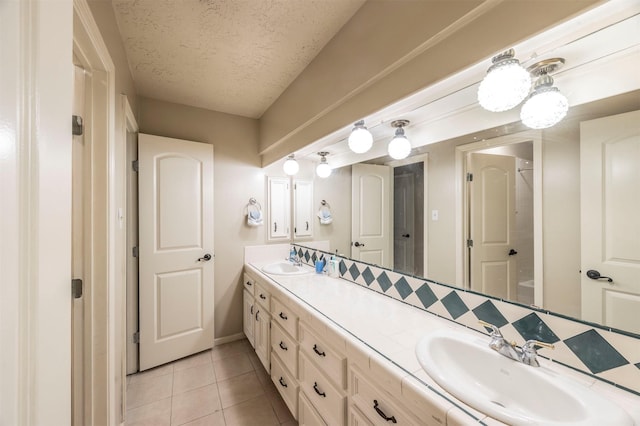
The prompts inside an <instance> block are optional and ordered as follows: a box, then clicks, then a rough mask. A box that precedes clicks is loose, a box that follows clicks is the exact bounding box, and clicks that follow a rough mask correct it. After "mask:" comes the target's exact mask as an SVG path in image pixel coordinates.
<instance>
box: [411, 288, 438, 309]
mask: <svg viewBox="0 0 640 426" xmlns="http://www.w3.org/2000/svg"><path fill="white" fill-rule="evenodd" d="M416 296H418V299H420V302H422V306H424V307H425V308H428V307H429V306H431V305H433V304H434V303H436V302H437V301H438V297H437V296H436V295H435V293H434V292H433V291H432V290H431V287H429V284H427V283H424V284H422V285H421V286H420V288H418V289H417V290H416Z"/></svg>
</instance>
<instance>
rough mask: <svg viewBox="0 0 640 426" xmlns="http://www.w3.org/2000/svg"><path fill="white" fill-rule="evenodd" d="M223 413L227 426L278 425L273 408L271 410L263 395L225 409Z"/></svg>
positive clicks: (267, 400)
mask: <svg viewBox="0 0 640 426" xmlns="http://www.w3.org/2000/svg"><path fill="white" fill-rule="evenodd" d="M223 412H224V419H225V421H226V422H227V426H258V425H260V426H271V425H273V426H275V425H279V424H280V423H279V422H278V418H277V417H276V415H275V413H274V412H273V408H271V403H270V402H269V399H268V398H267V397H266V396H264V395H263V396H260V397H258V398H255V399H252V400H249V401H246V402H243V403H241V404H238V405H234V406H233V407H229V408H225V409H224V410H223Z"/></svg>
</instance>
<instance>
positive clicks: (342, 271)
mask: <svg viewBox="0 0 640 426" xmlns="http://www.w3.org/2000/svg"><path fill="white" fill-rule="evenodd" d="M339 269H340V275H341V276H344V274H346V273H347V265H346V264H345V263H344V260H341V261H340V265H339Z"/></svg>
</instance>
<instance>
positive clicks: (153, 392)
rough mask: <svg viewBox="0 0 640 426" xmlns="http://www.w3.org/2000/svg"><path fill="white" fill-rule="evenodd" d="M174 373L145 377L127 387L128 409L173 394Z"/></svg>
mask: <svg viewBox="0 0 640 426" xmlns="http://www.w3.org/2000/svg"><path fill="white" fill-rule="evenodd" d="M172 387H173V374H165V375H164V376H158V377H151V378H145V379H144V380H143V381H140V382H137V383H132V384H130V385H129V386H128V387H127V409H128V410H130V409H132V408H136V407H140V406H143V405H146V404H149V403H152V402H155V401H159V400H161V399H164V398H168V397H170V396H171V389H172Z"/></svg>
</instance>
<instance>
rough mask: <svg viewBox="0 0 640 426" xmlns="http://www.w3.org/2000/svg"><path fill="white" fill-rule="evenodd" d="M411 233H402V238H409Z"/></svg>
mask: <svg viewBox="0 0 640 426" xmlns="http://www.w3.org/2000/svg"><path fill="white" fill-rule="evenodd" d="M410 236H411V235H410V234H402V237H403V238H409V237H410Z"/></svg>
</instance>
